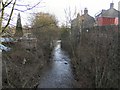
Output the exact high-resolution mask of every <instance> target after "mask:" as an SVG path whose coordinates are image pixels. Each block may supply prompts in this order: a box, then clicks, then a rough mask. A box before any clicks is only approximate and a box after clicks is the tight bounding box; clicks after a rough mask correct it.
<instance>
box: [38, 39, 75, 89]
mask: <svg viewBox="0 0 120 90" xmlns="http://www.w3.org/2000/svg"><path fill="white" fill-rule="evenodd" d="M73 87H74V78H73V74H72V69H71V66H70V58H69V57H68V55H67V53H66V52H64V51H63V50H62V49H61V45H60V42H59V41H58V42H57V43H56V47H55V48H54V51H53V58H52V60H51V62H50V63H49V64H48V66H47V67H45V68H44V69H43V71H42V74H41V76H40V81H39V85H38V88H73Z"/></svg>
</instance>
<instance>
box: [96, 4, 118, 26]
mask: <svg viewBox="0 0 120 90" xmlns="http://www.w3.org/2000/svg"><path fill="white" fill-rule="evenodd" d="M118 13H119V11H118V10H116V9H114V3H110V8H109V9H108V10H102V11H101V12H100V13H99V14H98V15H96V22H97V25H98V26H106V25H118V22H119V20H118Z"/></svg>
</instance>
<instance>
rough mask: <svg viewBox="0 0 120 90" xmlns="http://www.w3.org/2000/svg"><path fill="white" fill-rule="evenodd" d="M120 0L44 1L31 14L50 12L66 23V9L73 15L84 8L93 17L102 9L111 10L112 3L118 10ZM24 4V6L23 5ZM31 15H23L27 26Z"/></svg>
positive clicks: (60, 21)
mask: <svg viewBox="0 0 120 90" xmlns="http://www.w3.org/2000/svg"><path fill="white" fill-rule="evenodd" d="M38 1H39V0H24V1H23V2H24V3H30V4H35V3H37V2H38ZM119 1H120V0H42V2H41V3H40V4H39V6H37V8H35V9H33V10H32V11H31V12H35V13H36V12H49V13H51V14H54V15H55V16H56V18H57V19H58V20H59V23H64V22H65V12H64V10H65V9H69V7H70V9H71V11H72V14H73V13H74V12H75V10H76V13H78V12H79V13H80V14H81V11H83V10H84V8H87V9H88V12H89V14H90V15H91V16H93V17H94V16H95V14H96V13H98V12H99V11H101V10H102V9H109V7H110V3H111V2H113V3H114V8H115V9H118V2H119ZM23 2H22V4H23ZM29 16H30V15H29V13H28V12H25V13H21V17H22V23H23V24H26V23H27V21H28V20H27V19H28V17H29Z"/></svg>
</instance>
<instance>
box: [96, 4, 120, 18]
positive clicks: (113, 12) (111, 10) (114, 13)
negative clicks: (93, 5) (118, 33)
mask: <svg viewBox="0 0 120 90" xmlns="http://www.w3.org/2000/svg"><path fill="white" fill-rule="evenodd" d="M113 6H114V3H110V8H109V9H108V10H102V11H101V13H99V14H98V15H97V17H112V18H115V17H118V13H120V12H119V11H118V10H116V9H114V7H113Z"/></svg>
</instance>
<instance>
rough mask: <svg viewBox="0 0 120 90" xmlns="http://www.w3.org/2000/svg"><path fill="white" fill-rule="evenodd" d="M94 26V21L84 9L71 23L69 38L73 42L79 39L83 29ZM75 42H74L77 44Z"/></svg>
mask: <svg viewBox="0 0 120 90" xmlns="http://www.w3.org/2000/svg"><path fill="white" fill-rule="evenodd" d="M94 25H95V19H94V18H93V17H92V16H90V15H89V14H88V10H87V8H85V9H84V14H82V15H80V14H79V13H78V14H77V17H76V18H75V19H73V20H72V22H71V36H72V38H73V41H75V40H77V41H79V39H80V32H82V30H83V29H85V28H86V29H88V28H91V27H93V26H94ZM77 41H75V42H77Z"/></svg>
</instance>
